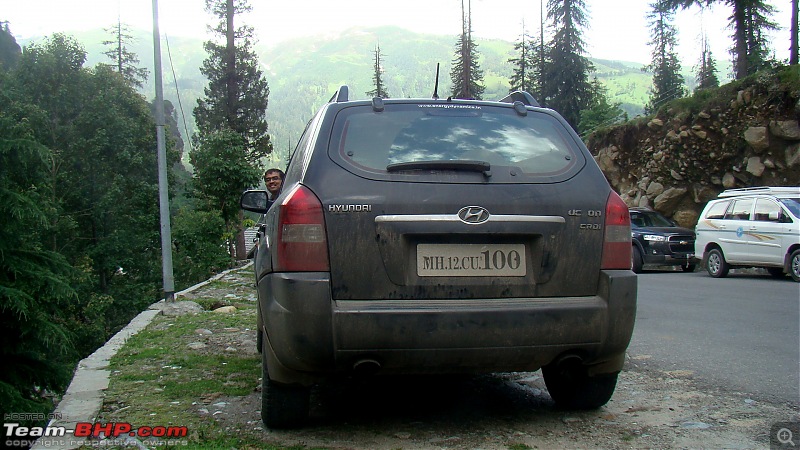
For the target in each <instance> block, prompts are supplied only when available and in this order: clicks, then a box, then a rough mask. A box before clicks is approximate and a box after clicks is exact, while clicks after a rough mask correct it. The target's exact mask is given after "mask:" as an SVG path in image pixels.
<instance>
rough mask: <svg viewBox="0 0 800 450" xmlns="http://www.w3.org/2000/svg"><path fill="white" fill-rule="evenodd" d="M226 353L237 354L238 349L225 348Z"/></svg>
mask: <svg viewBox="0 0 800 450" xmlns="http://www.w3.org/2000/svg"><path fill="white" fill-rule="evenodd" d="M225 351H226V352H228V353H234V352H236V347H225Z"/></svg>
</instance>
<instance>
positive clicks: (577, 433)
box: [195, 271, 800, 450]
mask: <svg viewBox="0 0 800 450" xmlns="http://www.w3.org/2000/svg"><path fill="white" fill-rule="evenodd" d="M241 274H242V272H241V271H240V272H239V275H235V274H234V275H232V278H230V277H229V279H228V280H226V281H227V282H233V283H234V284H235V285H237V286H236V287H235V291H236V295H237V296H238V297H240V298H242V297H245V298H250V299H253V300H254V294H252V293H250V292H248V288H247V286H248V285H250V283H251V281H250V279H249V277H247V275H248V274H247V272H246V271H245V272H244V277H241ZM205 294H208V292H206V293H205ZM220 294H221V293H220ZM226 331H227V332H223V333H216V332H215V333H214V335H213V339H211V340H209V341H208V343H209V344H210V345H209V346H208V348H207V349H206V351H209V352H226V351H230V349H231V347H234V348H237V349H240V351H244V352H253V353H255V351H256V350H255V345H254V341H255V335H254V331H252V328H251V329H249V330H248V329H242V330H226ZM195 408H196V410H197V414H200V415H210V416H211V417H213V418H214V419H215V420H217V421H218V422H219V423H220V424H221V425H222V426H224V427H225V428H226V429H228V430H230V432H231V433H244V434H247V435H249V436H252V437H256V438H259V439H262V440H263V442H265V443H270V444H278V445H284V446H306V447H309V448H328V449H376V450H377V449H408V450H414V449H487V450H488V449H514V450H517V449H525V448H610V449H614V448H770V435H771V430H770V428H771V426H772V425H773V424H775V423H777V422H787V421H795V422H796V421H798V420H800V414H799V412H798V408H797V405H795V404H791V403H788V402H787V403H786V404H771V403H768V402H766V401H764V400H762V399H756V398H751V396H749V395H748V394H747V393H744V392H731V391H729V390H727V389H726V388H725V387H724V386H708V385H705V384H704V383H703V380H697V379H695V377H694V374H693V373H692V372H691V371H688V370H670V371H663V370H660V369H659V367H658V362H657V361H653V360H652V358H650V357H649V356H648V355H629V357H628V361H627V363H626V368H625V370H624V371H623V372H622V373H621V374H620V378H619V382H618V384H617V390H616V392H615V394H614V396H613V397H612V399H611V401H610V402H609V403H608V404H607V405H606V406H605V407H603V408H600V409H599V410H595V411H585V412H573V411H564V410H559V409H557V408H556V407H555V406H554V404H553V402H552V400H551V399H550V396H549V395H548V393H547V390H546V388H545V385H544V380H543V379H542V377H541V372H525V373H500V374H492V375H484V376H476V377H452V376H449V377H445V376H440V377H401V378H372V379H366V380H353V379H343V380H336V381H331V382H329V383H326V384H324V385H321V386H317V387H316V388H315V389H314V390H313V393H312V408H311V417H310V420H309V423H308V425H307V426H306V427H304V428H301V429H297V430H280V431H277V430H266V429H265V428H264V427H263V424H262V423H261V418H260V410H261V392H260V386H258V385H255V386H253V391H252V392H251V393H250V394H249V395H247V396H243V397H223V396H219V395H214V394H211V395H207V396H204V398H201V399H198V402H197V405H196V406H195ZM799 445H800V444H799ZM785 447H786V448H792V447H791V446H788V445H786V446H785Z"/></svg>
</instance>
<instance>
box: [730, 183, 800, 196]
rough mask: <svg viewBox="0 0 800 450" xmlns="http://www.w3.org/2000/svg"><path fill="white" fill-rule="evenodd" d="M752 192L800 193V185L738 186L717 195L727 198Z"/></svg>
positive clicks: (773, 193)
mask: <svg viewBox="0 0 800 450" xmlns="http://www.w3.org/2000/svg"><path fill="white" fill-rule="evenodd" d="M751 194H768V195H770V194H771V195H780V194H794V195H800V187H797V186H758V187H747V188H738V189H726V190H724V191H722V193H721V194H719V195H718V196H717V198H726V197H737V196H740V195H751Z"/></svg>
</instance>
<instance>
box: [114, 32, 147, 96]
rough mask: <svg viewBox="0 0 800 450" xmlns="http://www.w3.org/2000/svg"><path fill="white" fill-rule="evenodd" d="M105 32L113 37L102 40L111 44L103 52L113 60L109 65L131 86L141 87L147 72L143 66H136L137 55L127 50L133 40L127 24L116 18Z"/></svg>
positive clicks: (137, 61)
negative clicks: (115, 22) (114, 22)
mask: <svg viewBox="0 0 800 450" xmlns="http://www.w3.org/2000/svg"><path fill="white" fill-rule="evenodd" d="M106 32H108V33H110V34H111V35H112V36H113V39H110V40H107V41H103V45H110V46H111V48H109V49H108V50H107V51H105V52H104V54H105V55H106V56H108V58H109V59H110V60H111V61H113V62H114V64H113V65H112V66H111V67H112V68H113V70H114V71H115V72H117V73H118V74H120V75H122V78H124V79H125V81H127V82H128V83H130V84H131V85H132V86H136V87H137V88H141V87H142V86H143V85H144V82H145V81H146V80H147V75H148V74H149V72H148V70H147V69H145V68H144V67H137V66H136V65H137V64H138V63H139V57H138V56H137V55H136V54H135V53H133V52H131V51H130V50H128V45H129V44H130V43H131V42H132V41H133V36H132V35H131V34H130V30H129V29H128V27H127V25H125V24H123V23H122V20H121V19H119V18H118V19H117V24H116V25H114V26H113V27H110V28H106Z"/></svg>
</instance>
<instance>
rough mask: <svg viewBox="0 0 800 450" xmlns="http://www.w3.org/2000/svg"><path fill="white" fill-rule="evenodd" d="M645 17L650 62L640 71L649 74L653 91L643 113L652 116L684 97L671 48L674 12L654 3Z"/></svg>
mask: <svg viewBox="0 0 800 450" xmlns="http://www.w3.org/2000/svg"><path fill="white" fill-rule="evenodd" d="M650 7H651V11H650V12H649V13H648V14H647V18H648V19H649V21H650V22H649V23H650V32H651V36H652V40H651V41H650V42H649V44H650V45H651V46H653V53H652V55H653V60H652V61H651V62H650V65H648V66H647V67H645V68H644V69H642V70H650V71H652V72H653V87H652V90H651V94H650V101H649V102H648V104H647V106H645V112H646V113H648V114H652V113H653V112H655V111H656V110H658V108H659V107H660V106H661V105H663V104H664V103H666V102H668V101H670V100H673V99H676V98H681V97H683V96H684V95H685V94H686V88H685V87H684V81H683V76H682V75H681V73H680V72H681V64H680V61H679V60H678V55H677V53H676V52H675V47H676V46H677V45H678V39H677V33H678V32H677V30H676V28H675V26H674V25H673V24H672V21H673V20H674V15H675V12H674V11H673V10H672V9H670V8H669V7H668V5H667V2H666V1H665V0H656V1H655V2H654V3H652V4H651V5H650Z"/></svg>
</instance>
